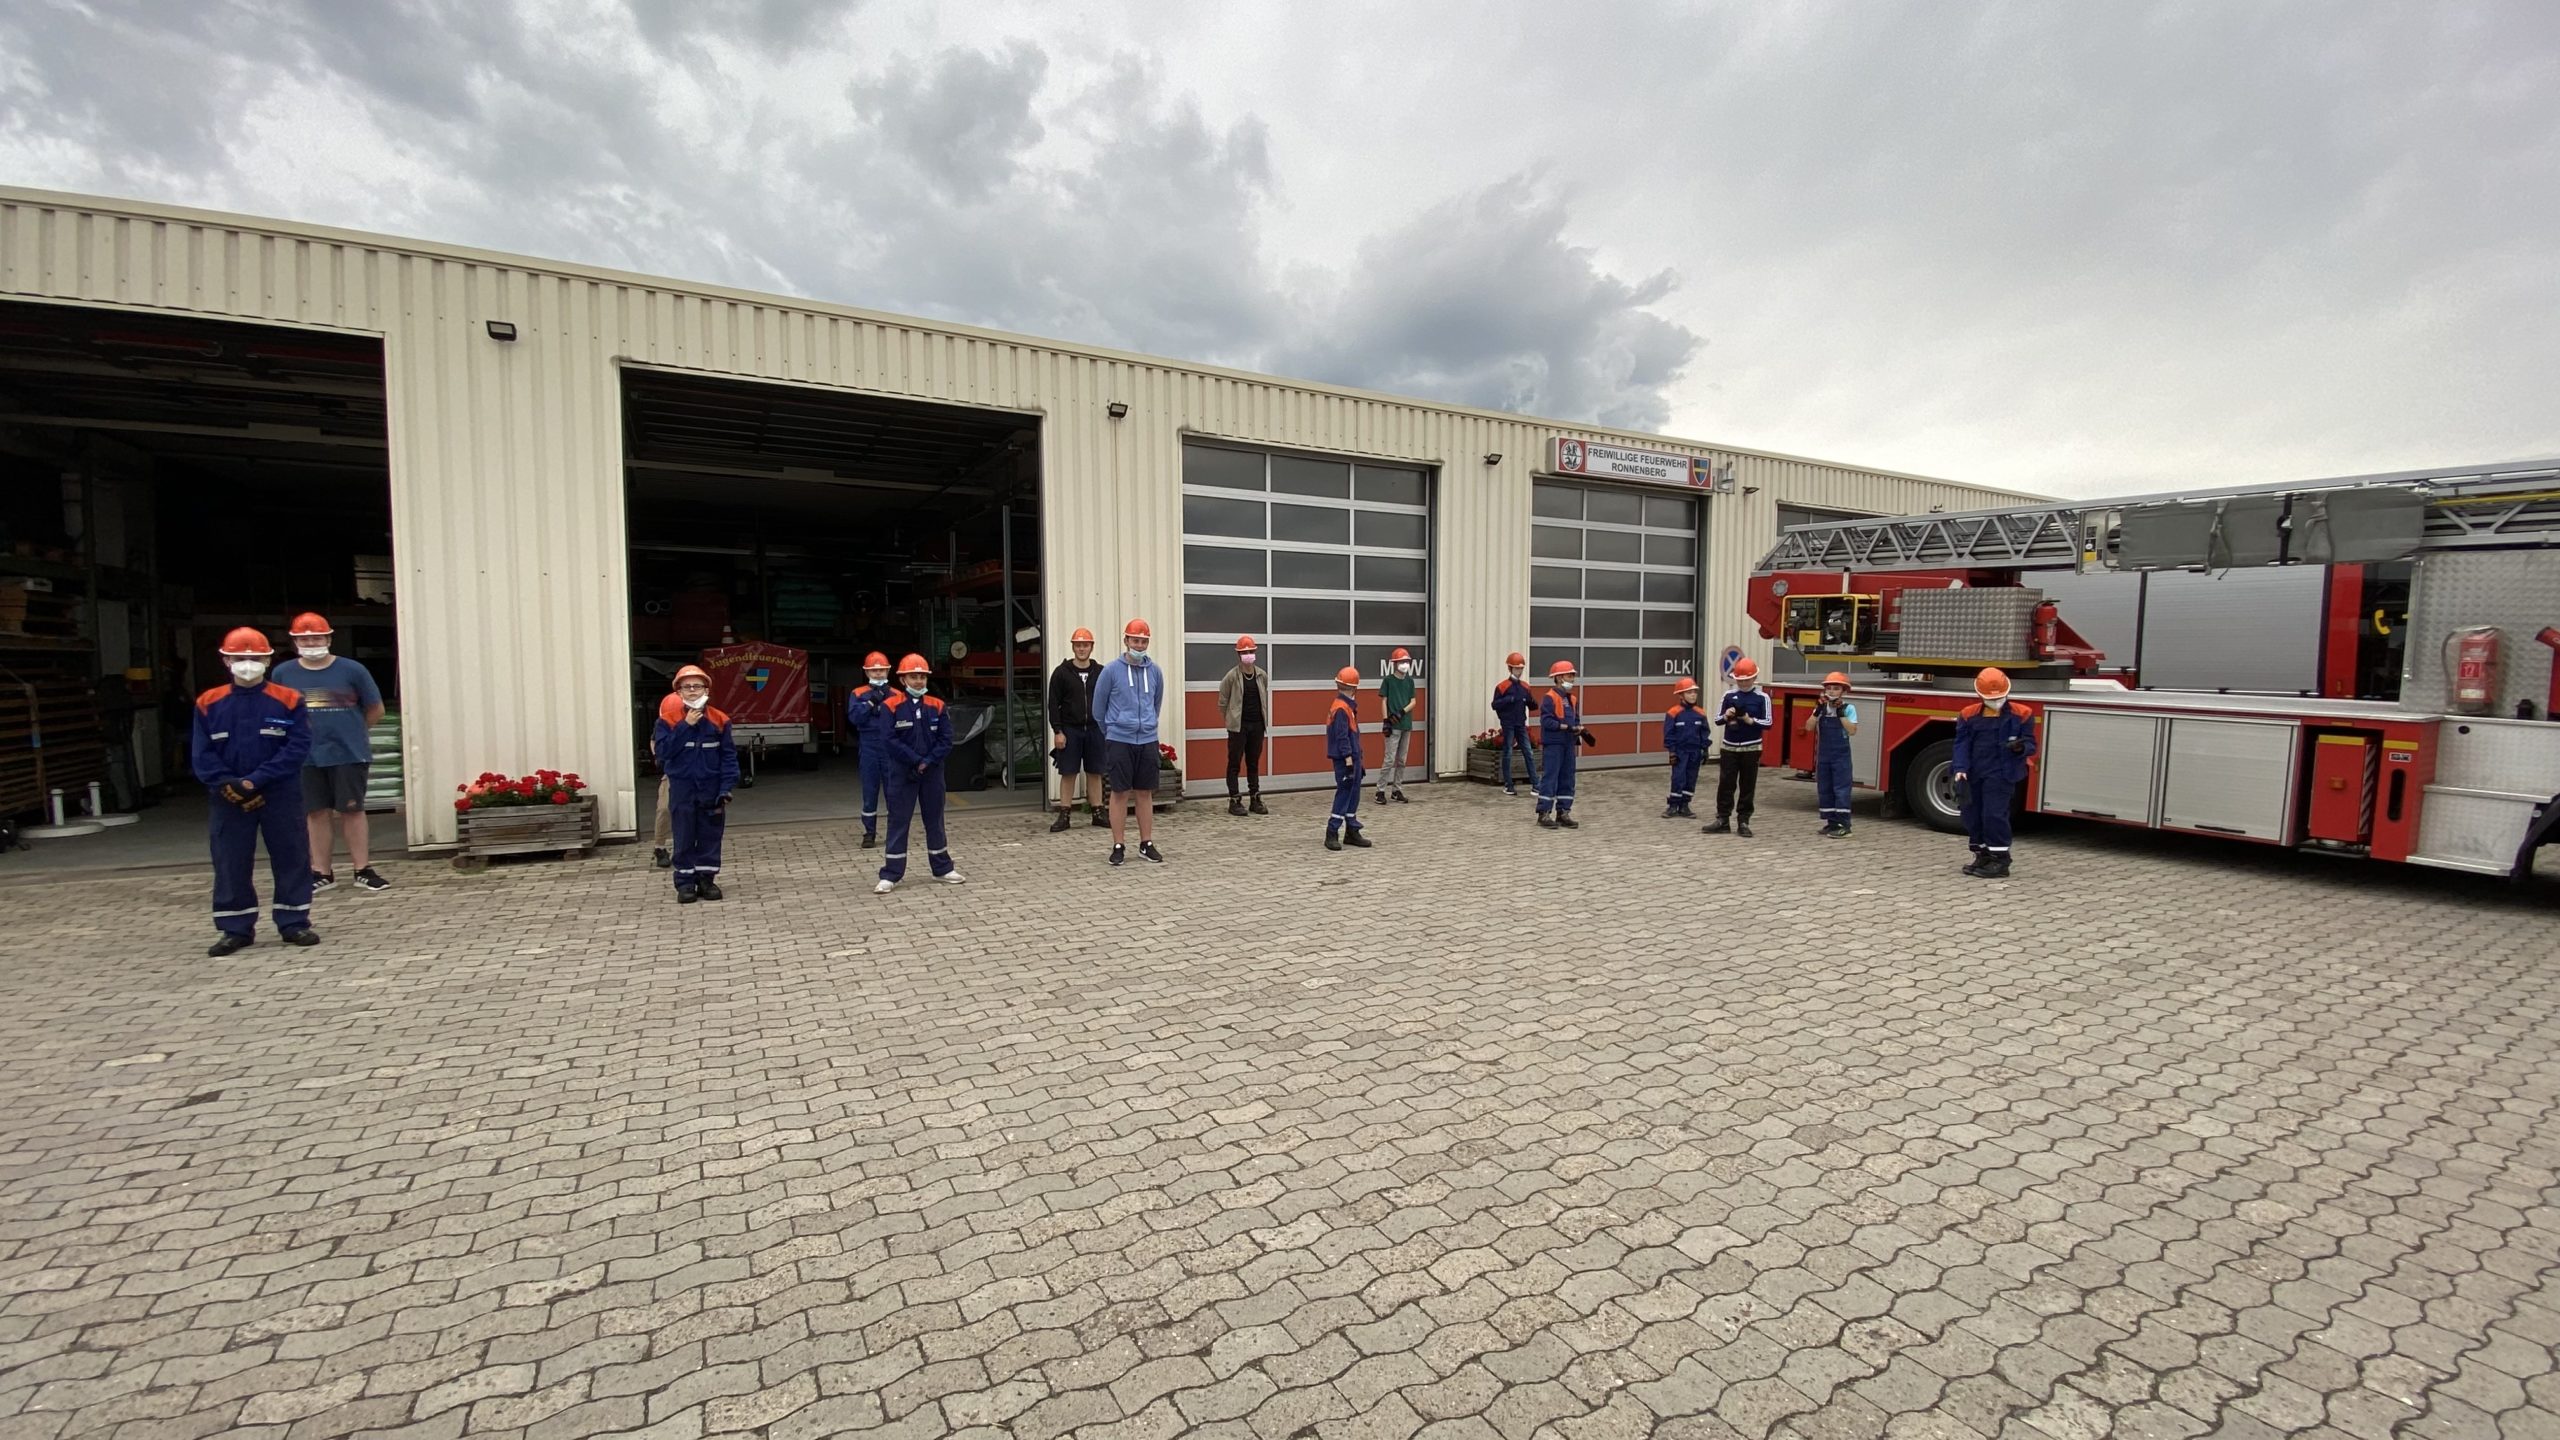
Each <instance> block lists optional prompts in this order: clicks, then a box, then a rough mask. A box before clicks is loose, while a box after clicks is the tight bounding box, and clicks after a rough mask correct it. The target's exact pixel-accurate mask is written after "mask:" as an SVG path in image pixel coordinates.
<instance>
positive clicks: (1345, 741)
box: [1324, 665, 1374, 850]
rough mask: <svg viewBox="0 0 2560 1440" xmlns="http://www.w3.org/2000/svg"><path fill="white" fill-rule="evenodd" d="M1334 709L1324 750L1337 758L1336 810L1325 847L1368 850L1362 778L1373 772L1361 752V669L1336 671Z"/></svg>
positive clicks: (1326, 827) (1328, 718)
mask: <svg viewBox="0 0 2560 1440" xmlns="http://www.w3.org/2000/svg"><path fill="white" fill-rule="evenodd" d="M1333 683H1334V686H1335V687H1336V688H1335V690H1334V692H1333V711H1332V713H1331V714H1329V715H1327V716H1326V717H1325V722H1324V753H1325V758H1326V759H1328V760H1331V761H1332V762H1333V813H1332V814H1330V815H1328V816H1327V817H1325V822H1324V848H1326V849H1327V850H1339V849H1341V848H1342V847H1343V846H1345V845H1348V846H1350V847H1352V848H1353V849H1355V850H1366V849H1368V848H1369V847H1370V845H1371V844H1372V843H1374V842H1372V841H1371V840H1370V839H1369V837H1368V836H1366V835H1363V834H1362V833H1360V782H1361V780H1363V779H1364V778H1366V777H1367V775H1368V773H1369V767H1368V764H1367V763H1366V762H1365V761H1364V760H1363V759H1362V758H1361V754H1360V672H1359V671H1357V670H1355V669H1353V668H1351V667H1350V666H1348V665H1345V666H1343V667H1342V668H1341V669H1340V670H1338V671H1336V672H1335V673H1334V677H1333Z"/></svg>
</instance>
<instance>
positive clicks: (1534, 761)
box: [1502, 725, 1538, 790]
mask: <svg viewBox="0 0 2560 1440" xmlns="http://www.w3.org/2000/svg"><path fill="white" fill-rule="evenodd" d="M1515 747H1516V748H1517V749H1518V750H1519V751H1520V770H1521V775H1522V778H1524V779H1526V780H1527V781H1528V782H1529V783H1530V784H1532V785H1535V784H1537V783H1538V752H1537V751H1535V750H1532V749H1530V748H1529V727H1528V726H1526V725H1505V726H1503V727H1502V788H1503V789H1505V790H1508V789H1510V788H1511V752H1512V750H1513V749H1514V748H1515Z"/></svg>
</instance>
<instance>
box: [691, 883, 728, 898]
mask: <svg viewBox="0 0 2560 1440" xmlns="http://www.w3.org/2000/svg"><path fill="white" fill-rule="evenodd" d="M694 888H695V889H697V890H700V891H701V892H702V898H703V899H705V900H720V899H725V898H726V897H725V896H724V895H723V894H722V893H721V890H720V882H719V881H717V880H705V881H703V882H702V883H701V884H700V885H697V886H695V887H694Z"/></svg>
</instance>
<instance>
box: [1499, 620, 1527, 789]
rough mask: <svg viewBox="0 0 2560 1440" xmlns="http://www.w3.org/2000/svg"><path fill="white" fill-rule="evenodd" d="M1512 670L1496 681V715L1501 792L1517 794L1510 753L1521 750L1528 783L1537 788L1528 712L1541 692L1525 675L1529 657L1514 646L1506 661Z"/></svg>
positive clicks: (1522, 764)
mask: <svg viewBox="0 0 2560 1440" xmlns="http://www.w3.org/2000/svg"><path fill="white" fill-rule="evenodd" d="M1503 663H1504V664H1505V665H1506V666H1508V667H1509V668H1510V671H1511V673H1510V674H1509V675H1507V676H1504V677H1503V678H1502V679H1500V680H1498V681H1496V682H1494V687H1493V718H1494V719H1495V720H1497V721H1499V722H1501V725H1502V793H1503V794H1505V795H1517V794H1519V793H1520V792H1519V791H1518V790H1515V789H1513V788H1512V786H1511V753H1512V752H1513V751H1515V750H1517V751H1518V752H1520V764H1521V767H1522V768H1523V769H1524V770H1526V771H1527V772H1528V776H1529V786H1530V788H1531V789H1535V788H1537V784H1538V757H1537V754H1536V752H1534V751H1532V750H1531V749H1530V748H1529V712H1530V710H1531V709H1533V708H1535V707H1536V705H1537V703H1538V692H1536V691H1535V690H1532V689H1530V688H1529V682H1528V681H1527V680H1526V679H1524V678H1522V677H1524V676H1526V675H1527V674H1528V673H1529V657H1528V656H1526V655H1523V654H1521V653H1520V652H1519V651H1517V650H1514V651H1512V652H1511V654H1510V657H1509V658H1508V659H1506V660H1505V661H1504V662H1503Z"/></svg>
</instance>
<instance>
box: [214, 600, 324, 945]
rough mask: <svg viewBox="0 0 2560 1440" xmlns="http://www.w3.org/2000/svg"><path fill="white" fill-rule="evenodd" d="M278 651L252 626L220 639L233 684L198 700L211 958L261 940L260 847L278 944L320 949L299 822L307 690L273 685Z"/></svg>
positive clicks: (307, 744) (307, 747) (307, 736)
mask: <svg viewBox="0 0 2560 1440" xmlns="http://www.w3.org/2000/svg"><path fill="white" fill-rule="evenodd" d="M275 654H276V649H275V647H274V646H273V645H270V644H268V643H267V637H266V636H264V635H262V634H260V633H259V632H257V631H256V630H253V629H250V628H249V627H247V626H245V625H244V626H242V627H241V628H239V629H237V630H234V631H232V632H231V633H230V634H228V635H225V636H223V637H222V663H223V664H224V665H226V666H228V667H229V668H230V670H231V680H230V682H229V683H228V684H223V685H217V686H215V687H213V688H212V689H210V690H207V691H205V692H204V693H203V694H201V695H199V696H197V697H196V708H195V732H194V739H193V742H192V745H191V749H192V751H193V758H194V763H195V772H196V778H197V779H198V780H201V781H203V782H204V788H205V790H206V791H207V792H208V794H209V795H210V797H211V801H212V804H211V807H210V808H211V810H212V826H211V829H212V840H213V928H215V929H216V930H219V931H221V932H222V936H221V938H220V939H218V940H216V941H214V942H213V948H212V949H210V950H208V951H206V952H205V953H206V954H207V955H210V956H212V957H214V958H215V959H217V960H218V959H220V958H222V957H223V956H225V955H232V954H237V953H238V952H240V951H242V950H246V949H248V948H249V947H250V946H251V945H254V944H256V943H257V939H258V881H257V865H258V841H259V839H260V838H261V837H264V838H265V840H266V842H267V868H268V870H269V872H270V874H271V875H272V876H273V884H274V887H275V906H274V914H275V922H276V935H277V938H279V939H281V940H283V941H284V942H285V943H286V944H288V945H317V944H319V943H320V936H319V934H318V932H316V931H314V930H313V929H312V928H311V832H310V830H309V829H308V828H307V827H306V825H305V824H304V821H303V818H302V762H303V761H304V760H306V759H308V758H309V757H310V755H311V722H310V717H309V716H308V715H307V714H305V713H304V711H303V706H302V694H301V692H300V691H297V690H293V689H290V688H288V687H286V686H283V685H279V684H276V683H275V682H274V681H272V680H270V679H268V678H267V670H268V666H269V665H270V664H271V663H272V662H273V661H274V659H275Z"/></svg>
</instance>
